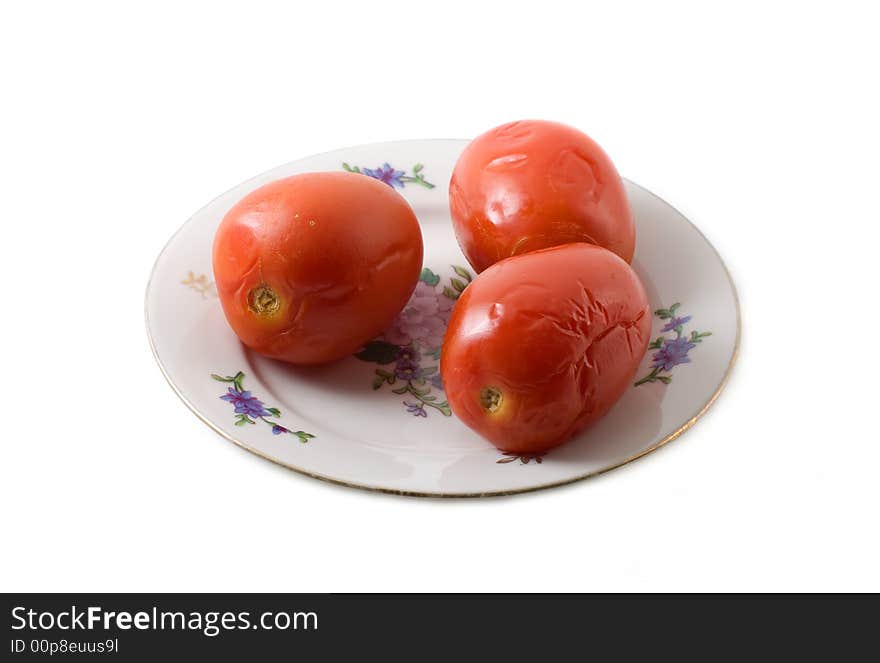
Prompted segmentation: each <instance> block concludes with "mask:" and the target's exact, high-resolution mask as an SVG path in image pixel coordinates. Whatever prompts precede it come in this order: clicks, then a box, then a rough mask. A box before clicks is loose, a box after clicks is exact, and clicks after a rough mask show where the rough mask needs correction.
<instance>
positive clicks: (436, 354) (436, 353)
mask: <svg viewBox="0 0 880 663" xmlns="http://www.w3.org/2000/svg"><path fill="white" fill-rule="evenodd" d="M441 349H442V348H431V349H430V350H426V351H425V353H424V354H425V356H426V357H431V358H432V359H440V351H441Z"/></svg>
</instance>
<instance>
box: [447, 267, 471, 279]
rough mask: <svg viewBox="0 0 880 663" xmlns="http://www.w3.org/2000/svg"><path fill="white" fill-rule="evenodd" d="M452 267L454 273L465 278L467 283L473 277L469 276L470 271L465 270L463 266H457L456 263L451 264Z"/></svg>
mask: <svg viewBox="0 0 880 663" xmlns="http://www.w3.org/2000/svg"><path fill="white" fill-rule="evenodd" d="M452 269H453V270H454V271H455V273H456V274H458V275H459V276H460V277H461V278H463V279H465V280H466V281H467V282H468V283H470V282H471V281H472V280H473V278H474V277H473V276H471V273H470V272H469V271H468V270H466V269H465V268H464V267H459V266H458V265H452Z"/></svg>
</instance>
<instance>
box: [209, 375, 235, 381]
mask: <svg viewBox="0 0 880 663" xmlns="http://www.w3.org/2000/svg"><path fill="white" fill-rule="evenodd" d="M211 377H212V378H214V379H215V380H217V382H232V378H230V377H225V378H224V377H220V376H219V375H217V374H216V373H211Z"/></svg>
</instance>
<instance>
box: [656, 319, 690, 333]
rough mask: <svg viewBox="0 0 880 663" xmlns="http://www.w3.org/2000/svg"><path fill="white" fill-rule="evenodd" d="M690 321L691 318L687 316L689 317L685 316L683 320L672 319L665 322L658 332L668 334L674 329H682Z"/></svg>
mask: <svg viewBox="0 0 880 663" xmlns="http://www.w3.org/2000/svg"><path fill="white" fill-rule="evenodd" d="M690 319H691V316H689V315H686V316H684V317H683V318H672V320H670V321H669V322H667V323H666V324H665V325H664V327H663V329H661V330H660V331H661V332H668V331H672V330H673V329H675V328H676V327H683V326H684V325H686V324H687V323H688V322H690Z"/></svg>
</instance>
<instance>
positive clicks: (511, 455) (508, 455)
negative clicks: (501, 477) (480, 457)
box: [495, 451, 547, 465]
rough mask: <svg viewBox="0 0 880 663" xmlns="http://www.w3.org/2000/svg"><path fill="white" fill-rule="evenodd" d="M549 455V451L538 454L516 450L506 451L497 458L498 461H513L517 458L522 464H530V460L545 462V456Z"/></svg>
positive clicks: (538, 462) (539, 462)
mask: <svg viewBox="0 0 880 663" xmlns="http://www.w3.org/2000/svg"><path fill="white" fill-rule="evenodd" d="M546 455H547V452H546V451H544V452H542V453H537V454H521V453H517V452H515V451H505V452H503V455H502V456H501V458H499V459H498V460H496V461H495V462H496V463H512V462H513V461H515V460H518V461H519V462H520V463H521V464H522V465H528V464H529V462H530V461H535V462H536V463H537V464H538V465H540V464H541V463H543V462H544V460H543V458H544V456H546Z"/></svg>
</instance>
